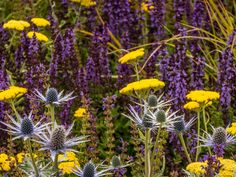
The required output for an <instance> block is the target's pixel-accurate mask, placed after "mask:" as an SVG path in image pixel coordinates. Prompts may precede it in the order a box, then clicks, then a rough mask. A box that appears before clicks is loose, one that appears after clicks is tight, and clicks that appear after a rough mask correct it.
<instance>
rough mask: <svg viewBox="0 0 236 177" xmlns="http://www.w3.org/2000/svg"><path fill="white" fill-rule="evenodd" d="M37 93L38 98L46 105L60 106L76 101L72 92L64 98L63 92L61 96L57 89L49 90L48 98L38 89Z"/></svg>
mask: <svg viewBox="0 0 236 177" xmlns="http://www.w3.org/2000/svg"><path fill="white" fill-rule="evenodd" d="M35 91H36V96H37V97H38V98H39V99H40V100H42V101H43V102H45V103H46V104H55V105H59V104H61V103H63V102H66V101H69V100H72V99H74V98H75V97H72V94H73V92H70V93H69V94H67V95H65V96H62V94H63V91H61V92H60V93H59V94H58V92H57V90H56V89H55V88H48V90H47V92H46V96H43V95H42V93H40V92H39V91H38V90H37V89H35Z"/></svg>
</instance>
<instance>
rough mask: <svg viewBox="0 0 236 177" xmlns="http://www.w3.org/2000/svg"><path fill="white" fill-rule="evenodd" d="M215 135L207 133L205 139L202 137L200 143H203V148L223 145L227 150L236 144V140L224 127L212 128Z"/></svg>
mask: <svg viewBox="0 0 236 177" xmlns="http://www.w3.org/2000/svg"><path fill="white" fill-rule="evenodd" d="M212 130H213V134H212V135H210V134H209V133H207V132H206V131H204V132H205V135H206V136H205V137H203V136H202V137H200V141H201V142H202V143H203V144H202V145H200V146H202V147H214V146H216V145H223V146H224V147H225V148H227V147H229V146H231V145H233V144H235V143H236V138H235V137H234V136H232V135H230V134H228V133H227V131H226V129H225V128H223V127H218V128H214V127H212Z"/></svg>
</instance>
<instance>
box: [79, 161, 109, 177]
mask: <svg viewBox="0 0 236 177" xmlns="http://www.w3.org/2000/svg"><path fill="white" fill-rule="evenodd" d="M98 167H99V166H97V167H96V166H95V165H94V164H93V162H92V161H90V162H88V163H86V164H85V165H84V168H83V169H81V168H80V167H77V169H74V174H76V175H77V176H80V177H100V176H107V175H109V174H110V173H109V171H110V170H112V168H107V169H104V170H101V171H97V168H98Z"/></svg>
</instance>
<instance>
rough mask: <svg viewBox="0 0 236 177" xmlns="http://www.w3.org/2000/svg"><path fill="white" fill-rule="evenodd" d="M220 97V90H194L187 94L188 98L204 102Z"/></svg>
mask: <svg viewBox="0 0 236 177" xmlns="http://www.w3.org/2000/svg"><path fill="white" fill-rule="evenodd" d="M219 98H220V94H219V93H218V92H213V91H205V90H194V91H191V92H190V93H189V94H188V95H187V99H189V100H192V101H196V102H198V103H203V104H207V103H208V102H209V101H214V100H218V99H219Z"/></svg>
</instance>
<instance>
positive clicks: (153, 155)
mask: <svg viewBox="0 0 236 177" xmlns="http://www.w3.org/2000/svg"><path fill="white" fill-rule="evenodd" d="M161 128H162V123H161V124H160V126H159V129H158V132H157V136H156V141H155V144H154V146H153V150H152V156H151V174H152V170H153V166H154V164H153V162H154V158H155V156H156V149H157V145H158V141H159V138H160V135H161Z"/></svg>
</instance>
